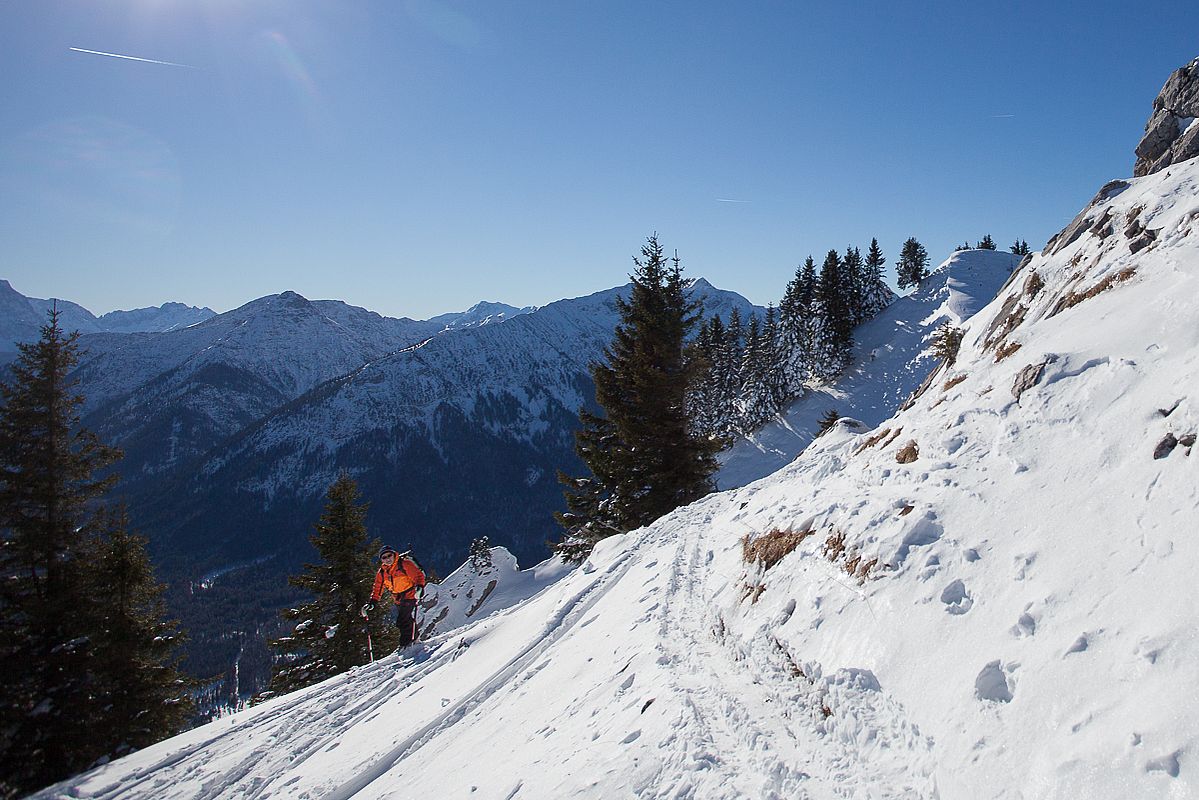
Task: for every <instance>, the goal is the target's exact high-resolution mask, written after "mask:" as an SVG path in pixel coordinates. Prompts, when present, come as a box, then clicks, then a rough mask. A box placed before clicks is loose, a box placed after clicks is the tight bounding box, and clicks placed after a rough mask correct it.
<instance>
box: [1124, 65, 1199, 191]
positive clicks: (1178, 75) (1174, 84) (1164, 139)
mask: <svg viewBox="0 0 1199 800" xmlns="http://www.w3.org/2000/svg"><path fill="white" fill-rule="evenodd" d="M1196 118H1199V58H1197V59H1195V60H1194V61H1192V62H1191V63H1190V64H1187V65H1186V66H1184V67H1179V68H1178V69H1177V70H1175V71H1174V74H1172V75H1171V76H1170V78H1169V80H1167V81H1166V85H1165V86H1163V87H1162V90H1161V92H1160V93H1159V94H1158V96H1157V98H1156V99H1155V100H1154V101H1153V114H1152V115H1150V117H1149V121H1148V122H1146V123H1145V136H1144V138H1142V139H1141V141H1140V144H1138V145H1137V149H1136V155H1137V161H1136V165H1135V166H1134V167H1133V175H1135V176H1137V177H1141V176H1144V175H1152V174H1153V173H1155V172H1158V171H1160V170H1163V169H1165V168H1166V167H1168V166H1170V165H1171V164H1177V163H1179V162H1180V161H1186V160H1187V159H1188V158H1194V157H1195V156H1199V125H1196V124H1194V123H1195V119H1196Z"/></svg>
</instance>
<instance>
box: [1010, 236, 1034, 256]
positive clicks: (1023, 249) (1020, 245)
mask: <svg viewBox="0 0 1199 800" xmlns="http://www.w3.org/2000/svg"><path fill="white" fill-rule="evenodd" d="M1010 249H1011V251H1012V253H1013V254H1014V255H1018V256H1027V255H1030V254H1031V253H1032V249H1031V248H1029V246H1028V242H1026V241H1024V240H1023V239H1017V240H1016V241H1014V242H1012V246H1011V248H1010Z"/></svg>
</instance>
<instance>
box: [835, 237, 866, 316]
mask: <svg viewBox="0 0 1199 800" xmlns="http://www.w3.org/2000/svg"><path fill="white" fill-rule="evenodd" d="M865 271H866V265H865V263H864V262H863V261H862V251H861V250H859V249H858V248H856V247H847V248H845V256H844V257H843V258H842V259H841V283H842V287H843V288H842V293H843V294H844V295H845V303H846V306H847V307H848V309H849V320H850V323H851V324H852V325H854V326H857V325H859V324H861V323H863V322H865V321H866V319H867V316H866V274H865Z"/></svg>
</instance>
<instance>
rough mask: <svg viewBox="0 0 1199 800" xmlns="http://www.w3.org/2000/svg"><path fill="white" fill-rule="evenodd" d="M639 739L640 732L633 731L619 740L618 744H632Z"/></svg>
mask: <svg viewBox="0 0 1199 800" xmlns="http://www.w3.org/2000/svg"><path fill="white" fill-rule="evenodd" d="M640 738H641V731H640V730H635V731H633V732H632V733H630V734H629V735H628V736H626V737H624V738H623V739H621V740H620V743H621V744H632V743H633V742H635V741H637V740H638V739H640Z"/></svg>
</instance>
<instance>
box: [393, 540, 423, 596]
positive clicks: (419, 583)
mask: <svg viewBox="0 0 1199 800" xmlns="http://www.w3.org/2000/svg"><path fill="white" fill-rule="evenodd" d="M397 558H398V559H399V561H400V569H403V570H404V574H405V575H407V576H408V577H409V578H412V573H411V572H409V571H408V570H407V569H406V568H405V567H404V562H405V561H411V562H412V566H414V567H416V570H417V572H419V573H420V575H419V576H417V577H415V578H413V580H412V582H413V583H415V584H416V588H418V589H421V590H422V591H423V590H424V588H425V583H426V582H427V579H426V578H425V568H424V567H422V566H421V565H420V562H419V561H417V560H416V559H415V558H413V557H412V551H411V550H408V551H406V552H403V553H400V554H399V555H398V556H397Z"/></svg>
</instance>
